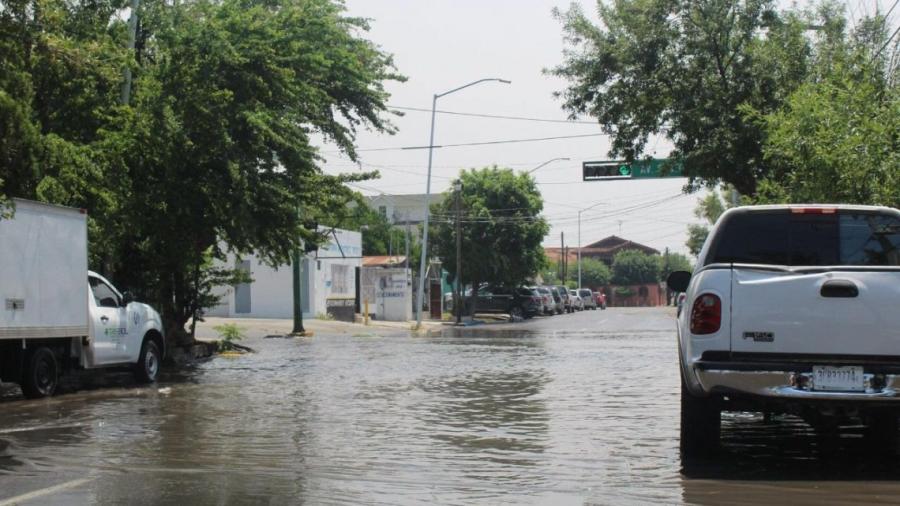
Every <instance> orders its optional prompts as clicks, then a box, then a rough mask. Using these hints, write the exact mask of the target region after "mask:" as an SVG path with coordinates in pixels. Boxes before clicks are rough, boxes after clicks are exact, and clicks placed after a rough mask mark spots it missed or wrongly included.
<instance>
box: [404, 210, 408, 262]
mask: <svg viewBox="0 0 900 506" xmlns="http://www.w3.org/2000/svg"><path fill="white" fill-rule="evenodd" d="M403 243H404V246H405V247H404V250H405V256H406V259H405V260H403V268H404V269H408V268H409V211H407V212H406V235H405V236H404V237H403Z"/></svg>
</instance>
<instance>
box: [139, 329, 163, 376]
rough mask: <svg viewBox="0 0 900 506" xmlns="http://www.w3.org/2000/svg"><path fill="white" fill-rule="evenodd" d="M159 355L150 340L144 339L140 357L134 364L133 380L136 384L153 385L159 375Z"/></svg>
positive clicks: (156, 347) (157, 349)
mask: <svg viewBox="0 0 900 506" xmlns="http://www.w3.org/2000/svg"><path fill="white" fill-rule="evenodd" d="M160 363H161V354H160V352H159V347H158V346H156V343H155V342H153V340H152V339H144V344H143V345H142V346H141V355H140V357H139V358H138V361H137V363H136V364H134V378H135V379H136V380H137V381H138V383H153V382H154V381H156V377H157V376H158V375H159V365H160Z"/></svg>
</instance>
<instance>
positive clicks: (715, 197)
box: [685, 185, 730, 257]
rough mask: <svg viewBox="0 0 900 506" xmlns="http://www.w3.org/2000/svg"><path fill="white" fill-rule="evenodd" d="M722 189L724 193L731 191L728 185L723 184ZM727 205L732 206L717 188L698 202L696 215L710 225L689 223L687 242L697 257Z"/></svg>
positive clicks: (689, 248) (695, 210) (692, 253)
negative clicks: (724, 200)
mask: <svg viewBox="0 0 900 506" xmlns="http://www.w3.org/2000/svg"><path fill="white" fill-rule="evenodd" d="M721 190H722V191H723V192H724V193H729V189H728V187H727V185H723V187H722V188H721ZM727 207H730V205H729V204H726V203H725V202H723V201H722V197H721V196H720V194H719V192H718V190H717V189H713V190H712V191H710V192H709V193H708V194H707V195H706V197H704V198H703V199H702V200H700V202H698V203H697V207H696V208H695V209H694V216H696V217H698V218H703V219H705V220H706V222H707V223H708V224H709V225H697V224H690V225H688V240H687V242H686V243H685V244H686V245H687V247H688V250H690V252H691V255H694V256H695V257H696V256H697V255H699V254H700V250H701V249H703V244H704V243H705V242H706V237H707V236H709V226H710V225H715V224H716V222H717V221H719V216H722V213H724V212H725V209H726V208H727Z"/></svg>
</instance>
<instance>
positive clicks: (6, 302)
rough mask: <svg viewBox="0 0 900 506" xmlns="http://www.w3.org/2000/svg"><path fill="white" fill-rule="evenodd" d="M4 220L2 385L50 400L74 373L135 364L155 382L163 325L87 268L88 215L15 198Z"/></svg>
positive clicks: (144, 378) (0, 243) (0, 254)
mask: <svg viewBox="0 0 900 506" xmlns="http://www.w3.org/2000/svg"><path fill="white" fill-rule="evenodd" d="M14 204H15V214H14V216H13V218H12V219H2V220H0V304H2V306H0V381H6V382H10V383H17V384H19V385H20V386H21V387H22V392H23V393H24V394H25V396H26V397H30V398H37V397H44V396H48V395H52V394H53V393H54V391H55V390H56V387H57V384H58V382H59V377H60V375H61V374H64V373H66V372H70V371H72V370H74V369H94V368H100V367H129V368H131V369H132V370H133V371H134V374H135V376H136V378H137V379H138V381H141V382H152V381H155V380H156V377H157V374H158V373H159V366H160V363H161V361H162V360H163V358H164V356H165V340H164V339H163V331H162V328H163V327H162V321H161V319H160V317H159V314H157V312H156V311H154V310H153V308H151V307H150V306H148V305H146V304H141V303H139V302H134V301H133V300H132V298H131V296H130V295H129V294H128V293H127V292H126V293H125V294H124V295H123V294H121V293H120V292H119V291H118V290H116V289H115V288H114V287H113V286H112V284H111V283H109V281H107V280H106V279H104V278H103V277H102V276H100V275H99V274H96V273H94V272H91V271H88V254H87V215H86V213H85V212H84V211H80V210H78V209H70V208H66V207H59V206H51V205H47V204H41V203H37V202H30V201H27V200H19V199H15V200H14Z"/></svg>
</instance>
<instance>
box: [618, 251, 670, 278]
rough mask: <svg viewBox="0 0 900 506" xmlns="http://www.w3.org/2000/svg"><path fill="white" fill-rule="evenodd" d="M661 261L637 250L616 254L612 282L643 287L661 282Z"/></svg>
mask: <svg viewBox="0 0 900 506" xmlns="http://www.w3.org/2000/svg"><path fill="white" fill-rule="evenodd" d="M659 268H660V266H659V260H658V259H657V256H656V255H648V254H646V253H643V252H641V251H637V250H624V251H620V252H618V253H616V256H615V257H614V258H613V264H612V282H613V283H614V284H616V285H643V284H647V283H656V282H657V281H658V280H659Z"/></svg>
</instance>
